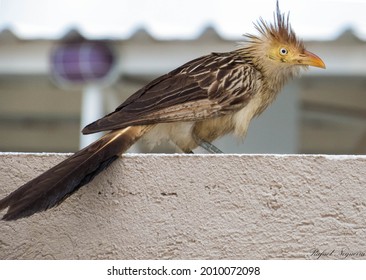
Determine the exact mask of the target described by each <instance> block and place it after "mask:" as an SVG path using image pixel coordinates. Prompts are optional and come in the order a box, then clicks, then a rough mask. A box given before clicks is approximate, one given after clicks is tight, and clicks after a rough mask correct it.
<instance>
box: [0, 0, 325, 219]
mask: <svg viewBox="0 0 366 280" xmlns="http://www.w3.org/2000/svg"><path fill="white" fill-rule="evenodd" d="M255 28H256V30H257V32H258V33H257V35H252V34H246V35H244V36H245V40H244V42H243V44H242V46H241V47H240V48H238V49H236V50H234V51H231V52H225V53H211V54H209V55H205V56H202V57H199V58H196V59H194V60H192V61H189V62H187V63H186V64H184V65H182V66H180V67H178V68H177V69H175V70H173V71H171V72H169V73H168V74H165V75H163V76H161V77H159V78H157V79H155V80H153V81H152V82H150V83H149V84H147V85H146V86H145V87H143V88H141V89H140V90H138V91H137V92H135V93H134V94H133V95H132V96H131V97H129V98H128V99H127V100H126V101H125V102H123V103H122V104H121V105H120V106H119V107H117V109H116V110H115V111H114V112H112V113H110V114H108V115H106V116H105V117H103V118H101V119H99V120H97V121H95V122H93V123H91V124H89V125H88V126H86V127H85V128H84V129H83V131H82V132H83V133H84V134H89V133H95V132H99V131H109V132H108V133H107V134H105V135H104V136H103V137H101V138H100V139H99V140H97V141H96V142H94V143H92V144H90V145H89V146H88V147H86V148H84V149H82V150H80V151H78V152H76V153H75V154H74V155H72V156H70V157H69V158H67V159H66V160H64V161H62V162H61V163H59V164H58V165H56V166H54V167H52V168H51V169H49V170H48V171H46V172H44V173H43V174H41V175H39V176H38V177H36V178H34V179H33V180H31V181H29V182H28V183H26V184H24V185H23V186H21V187H20V188H18V189H17V190H15V191H14V192H12V193H10V194H9V195H8V196H7V197H5V198H3V199H2V200H0V210H1V209H5V208H8V211H7V213H6V214H5V215H4V216H3V219H4V220H15V219H19V218H22V217H27V216H30V215H32V214H34V213H36V212H39V211H44V210H46V209H48V208H51V207H53V206H55V205H58V204H59V203H61V202H62V201H63V200H64V199H65V198H67V197H68V196H69V195H71V194H72V193H74V192H75V191H76V190H78V189H79V188H80V187H81V186H83V185H85V184H87V183H88V182H90V181H91V180H92V179H93V178H94V177H95V176H96V175H97V174H98V173H99V172H101V171H102V170H104V169H105V168H107V167H108V166H109V165H110V164H111V163H112V162H113V161H115V160H116V159H117V158H118V157H119V156H121V154H122V153H124V152H125V151H126V150H127V149H128V148H129V147H130V146H131V145H133V144H134V143H135V142H136V141H137V140H139V139H140V138H144V139H145V140H147V141H148V142H149V143H151V144H156V143H160V142H161V141H165V140H168V141H170V142H172V143H174V144H175V145H176V146H177V147H178V148H179V149H180V150H181V151H182V152H185V153H189V152H191V151H192V150H193V149H195V148H196V147H197V146H202V147H204V148H205V149H207V150H209V151H211V152H215V151H219V150H218V149H217V148H215V147H214V146H213V145H212V144H210V142H211V141H213V140H215V139H217V138H219V137H221V136H223V135H225V134H227V133H233V134H234V135H236V136H239V137H243V136H244V135H245V134H246V131H247V129H248V126H249V123H250V121H251V119H252V118H253V117H255V116H258V115H259V114H261V113H262V112H263V110H265V109H266V108H267V106H268V105H270V104H271V103H272V101H273V100H274V99H275V97H276V96H277V94H278V93H279V91H280V90H281V88H282V87H283V85H284V84H285V82H286V81H288V80H289V79H291V78H292V77H294V76H296V75H297V74H298V73H299V72H300V70H302V69H306V68H308V66H315V67H320V68H325V64H324V62H323V61H322V60H321V59H320V58H319V57H318V56H316V55H315V54H313V53H311V52H309V51H307V50H306V49H305V47H304V44H303V42H302V41H301V40H300V39H298V38H297V37H296V35H295V33H294V31H293V30H292V28H291V26H290V23H289V18H288V16H286V15H285V14H282V13H281V12H280V10H279V6H278V3H277V9H276V12H275V13H274V22H272V23H268V22H266V21H264V20H263V19H262V18H261V19H259V21H258V22H257V23H256V24H255ZM90 109H91V110H92V108H90Z"/></svg>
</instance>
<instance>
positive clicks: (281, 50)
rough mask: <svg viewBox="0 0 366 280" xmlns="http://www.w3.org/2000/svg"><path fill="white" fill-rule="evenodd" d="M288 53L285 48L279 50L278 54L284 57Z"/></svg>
mask: <svg viewBox="0 0 366 280" xmlns="http://www.w3.org/2000/svg"><path fill="white" fill-rule="evenodd" d="M287 53H288V50H287V49H286V48H281V49H280V54H281V55H286V54H287Z"/></svg>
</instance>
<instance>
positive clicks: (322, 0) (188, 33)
mask: <svg viewBox="0 0 366 280" xmlns="http://www.w3.org/2000/svg"><path fill="white" fill-rule="evenodd" d="M275 5H276V3H275V0H225V1H219V0H195V1H193V0H185V1H180V0H154V1H151V0H94V1H87V0H79V1H75V0H63V1H49V0H0V35H1V34H2V35H4V34H9V33H10V34H13V35H14V36H15V37H17V38H19V39H24V40H33V39H46V40H58V39H61V38H64V36H66V35H67V34H69V33H70V30H73V31H76V32H77V33H79V34H80V35H82V36H83V37H85V38H88V39H116V40H125V39H129V38H131V37H133V36H134V35H135V34H136V33H138V32H141V30H143V31H144V32H146V33H147V34H148V35H149V36H151V37H152V38H154V39H156V40H190V39H196V38H198V37H200V36H201V35H202V34H203V33H204V32H205V31H207V29H213V30H214V31H215V32H216V33H217V35H218V36H219V37H220V38H222V39H229V40H240V36H241V35H242V34H243V33H245V32H249V33H250V32H255V29H254V28H253V22H254V21H256V20H257V19H259V18H260V17H263V18H264V19H265V20H267V21H271V20H272V17H273V11H274V10H275ZM280 8H281V11H282V12H285V13H287V12H288V11H291V16H290V21H291V24H292V26H293V28H294V29H295V31H296V33H297V34H299V35H300V36H301V37H302V38H304V39H305V40H320V41H322V40H333V39H335V38H337V37H339V36H340V34H342V33H343V32H344V31H345V30H350V29H351V30H352V32H353V33H354V34H355V35H356V36H357V37H358V38H359V39H361V40H366V21H365V20H364V18H365V16H364V12H365V11H366V0H303V1H291V0H281V1H280Z"/></svg>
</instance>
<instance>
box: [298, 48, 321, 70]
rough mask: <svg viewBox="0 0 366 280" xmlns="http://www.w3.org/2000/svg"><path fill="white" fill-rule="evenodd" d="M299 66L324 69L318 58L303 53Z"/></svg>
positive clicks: (306, 52) (314, 55)
mask: <svg viewBox="0 0 366 280" xmlns="http://www.w3.org/2000/svg"><path fill="white" fill-rule="evenodd" d="M301 64H304V65H309V66H314V67H319V68H323V69H325V63H324V62H323V60H321V58H320V57H319V56H317V55H316V54H313V53H311V52H308V51H305V52H304V56H303V57H302V59H301Z"/></svg>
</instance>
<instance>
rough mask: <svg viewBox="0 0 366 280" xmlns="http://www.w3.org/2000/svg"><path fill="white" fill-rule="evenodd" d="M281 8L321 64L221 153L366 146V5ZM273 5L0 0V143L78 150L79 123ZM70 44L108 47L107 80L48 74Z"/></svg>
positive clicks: (222, 43)
mask: <svg viewBox="0 0 366 280" xmlns="http://www.w3.org/2000/svg"><path fill="white" fill-rule="evenodd" d="M75 2H76V3H75ZM280 7H281V10H282V11H283V12H287V11H289V10H290V11H291V16H290V19H291V22H292V25H293V28H294V29H295V31H296V33H297V34H298V36H299V37H302V38H304V39H305V44H306V46H307V49H308V50H310V51H312V52H314V53H316V54H318V55H319V56H320V57H321V58H322V59H323V60H324V61H325V63H326V65H327V69H326V70H321V69H313V68H311V69H309V71H308V72H307V73H305V74H304V75H303V76H302V77H301V78H298V79H296V80H294V81H292V82H291V83H289V84H288V85H287V86H286V87H285V89H284V90H283V92H282V93H281V94H280V96H279V98H278V99H277V100H276V102H275V103H274V104H273V105H272V106H271V107H270V108H269V109H268V110H267V111H266V112H265V113H264V114H263V115H261V116H260V117H259V118H258V119H256V120H255V121H254V122H253V123H252V124H251V126H250V128H249V132H248V136H247V138H246V140H245V141H244V142H241V141H238V140H236V139H233V138H232V137H229V136H228V137H224V138H223V139H221V140H219V141H217V142H216V145H217V146H218V147H219V148H220V149H222V150H223V151H224V152H227V153H326V154H366V122H365V121H366V79H365V77H366V41H365V40H366V21H365V20H364V12H365V11H366V2H365V1H331V0H319V1H318V0H317V1H313V0H309V1H308V0H298V1H290V0H287V1H280ZM274 9H275V1H274V0H262V1H254V0H253V1H239V0H238V1H236V0H225V1H208V0H207V1H205V0H202V1H184V3H183V2H182V1H163V0H159V1H158V0H155V1H147V0H145V1H143V0H125V1H117V0H115V1H113V0H105V1H71V0H70V1H57V3H56V2H55V1H45V0H38V1H36V0H34V1H26V0H3V1H0V151H26V152H38V151H39V152H72V151H76V150H77V149H78V148H79V145H80V139H81V134H80V130H81V126H82V124H81V123H82V122H84V123H85V121H86V120H88V119H90V121H91V120H93V118H97V117H98V116H100V115H104V114H106V113H108V112H110V111H112V110H114V108H115V107H116V106H118V105H119V104H120V103H121V102H122V101H123V100H125V99H126V98H127V97H128V96H129V95H131V94H132V93H134V92H135V91H136V90H138V89H139V88H140V87H142V86H144V85H145V84H146V83H148V82H149V81H151V80H152V79H153V78H155V77H157V76H159V75H162V74H164V73H166V72H168V71H170V70H173V69H174V68H176V67H178V66H180V65H181V64H183V63H185V62H187V61H188V60H191V59H194V58H196V57H198V56H201V55H205V54H207V53H210V52H220V51H230V50H232V49H233V48H235V47H236V46H237V42H240V40H241V34H242V33H244V32H252V33H253V32H255V29H254V27H253V24H252V22H253V21H255V20H257V19H258V18H259V17H260V16H262V17H263V18H264V19H266V20H269V21H270V20H271V19H272V12H273V11H274ZM75 42H78V43H81V42H83V43H97V44H99V43H102V44H103V45H104V46H108V48H110V50H111V53H112V54H113V56H114V60H113V63H112V64H113V65H111V67H112V68H113V69H112V70H111V71H110V72H109V73H108V75H107V77H106V78H104V79H93V78H90V77H89V78H88V79H85V80H84V81H83V82H81V81H80V80H79V81H78V82H77V83H73V82H70V81H66V82H65V81H64V82H62V81H60V79H57V77H55V75H54V74H52V69H53V67H54V65H53V62H54V61H53V60H52V57H53V55H54V54H55V52H57V50H59V49H60V47H63V46H65V43H75ZM79 60H80V61H79V63H81V64H82V63H83V61H82V57H81V58H80V57H79ZM52 61H53V62H52ZM58 78H60V77H58ZM85 102H91V103H88V104H89V105H88V109H87V110H85V109H84V111H83V109H82V108H83V104H84V106H85ZM84 108H85V107H84ZM82 116H83V118H84V119H83V120H82ZM85 139H86V138H85ZM84 144H85V143H84ZM137 150H139V151H146V149H145V148H144V146H143V145H140V146H138V147H137V149H135V151H137ZM155 151H163V152H166V151H171V149H170V148H169V147H159V148H158V149H157V150H155Z"/></svg>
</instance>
